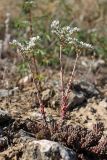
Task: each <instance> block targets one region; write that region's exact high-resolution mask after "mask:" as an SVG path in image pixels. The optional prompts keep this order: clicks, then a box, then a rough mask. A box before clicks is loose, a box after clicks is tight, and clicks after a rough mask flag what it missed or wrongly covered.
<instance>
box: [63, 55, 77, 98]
mask: <svg viewBox="0 0 107 160" xmlns="http://www.w3.org/2000/svg"><path fill="white" fill-rule="evenodd" d="M78 58H79V54H78V52H77V53H76V59H75V63H74V66H73V70H72V73H71V77H70V79H69V81H68V84H67V90H66V97H68V94H69V90H70V87H71V84H72V82H73V79H74V75H75V70H76V66H77V62H78Z"/></svg>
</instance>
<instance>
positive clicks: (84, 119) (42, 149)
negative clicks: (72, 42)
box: [0, 57, 107, 160]
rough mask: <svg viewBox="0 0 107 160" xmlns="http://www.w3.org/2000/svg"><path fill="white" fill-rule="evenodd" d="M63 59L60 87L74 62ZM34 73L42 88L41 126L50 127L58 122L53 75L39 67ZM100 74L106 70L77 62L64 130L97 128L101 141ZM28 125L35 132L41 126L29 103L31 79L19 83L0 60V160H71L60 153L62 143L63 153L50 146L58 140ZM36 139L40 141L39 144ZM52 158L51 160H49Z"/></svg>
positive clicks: (103, 99) (96, 63)
mask: <svg viewBox="0 0 107 160" xmlns="http://www.w3.org/2000/svg"><path fill="white" fill-rule="evenodd" d="M65 59H66V62H65V64H66V65H65V83H66V82H67V80H68V78H69V76H70V73H71V71H72V67H73V63H74V59H73V58H67V57H65ZM40 70H41V72H42V73H43V76H44V77H45V78H44V80H43V82H42V86H43V91H42V99H43V101H44V104H45V106H46V113H47V121H48V123H49V124H51V121H52V119H55V120H57V121H59V119H60V117H59V99H60V91H59V90H60V87H59V86H60V80H59V71H58V69H54V68H50V67H47V68H44V67H41V69H40ZM106 72H107V66H106V62H105V61H104V60H102V59H94V60H92V59H91V58H90V57H81V58H80V60H79V61H78V65H77V72H76V76H75V80H74V82H73V85H72V87H71V92H70V96H69V113H68V116H67V120H66V125H73V126H74V127H75V126H78V125H79V126H81V127H83V128H84V127H86V128H88V129H89V130H90V129H92V127H93V124H96V123H102V122H103V124H104V136H106V135H107V116H106V115H107V80H106V78H107V77H106ZM34 123H35V124H36V123H39V125H40V126H41V125H42V124H43V122H42V115H41V114H40V112H39V108H38V103H37V100H36V98H35V87H34V85H33V82H32V76H31V74H29V77H28V76H26V77H24V78H21V77H20V76H19V73H18V72H17V67H16V64H15V62H14V60H10V59H6V58H5V59H1V60H0V135H1V136H0V159H2V160H7V159H12V160H13V159H21V160H22V159H23V160H28V159H29V160H30V159H31V160H35V159H38V160H39V159H40V160H42V159H44V160H48V159H54V160H55V159H56V160H59V159H64V160H69V159H70V160H75V159H76V158H75V157H76V156H77V155H76V154H75V152H74V151H76V150H75V149H74V150H72V149H73V148H72V147H71V149H70V148H66V147H68V146H69V145H68V143H67V144H65V142H64V143H63V145H64V146H65V147H64V146H63V145H60V143H57V142H55V141H59V142H60V140H55V138H52V137H53V136H52V135H51V136H49V135H50V132H46V133H45V134H43V131H42V127H40V126H39V127H37V126H35V125H34ZM29 128H30V129H29ZM37 128H38V129H37ZM36 129H37V130H36ZM73 130H75V129H73ZM38 131H41V133H40V135H39V136H38V135H37V133H38ZM53 133H54V132H53ZM53 133H51V134H53ZM41 134H42V136H41ZM87 134H88V133H87ZM49 137H50V138H49ZM100 138H101V137H100ZM40 139H45V140H41V141H40ZM38 140H39V141H38ZM50 140H54V141H50ZM64 141H66V140H64ZM61 142H63V140H62V141H61ZM46 146H47V147H46ZM58 148H59V149H58ZM35 150H36V152H35ZM50 150H51V153H50ZM56 153H57V156H55V154H56ZM28 157H29V158H28ZM82 158H83V157H82ZM82 158H80V159H82ZM85 158H86V157H85ZM78 159H79V158H78ZM91 159H92V158H91ZM100 159H101V158H100ZM105 159H106V158H105ZM89 160H90V159H89Z"/></svg>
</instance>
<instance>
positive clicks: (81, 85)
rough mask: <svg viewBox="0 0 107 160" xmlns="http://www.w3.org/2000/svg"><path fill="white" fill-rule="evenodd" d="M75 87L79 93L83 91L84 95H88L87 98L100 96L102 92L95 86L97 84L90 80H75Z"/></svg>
mask: <svg viewBox="0 0 107 160" xmlns="http://www.w3.org/2000/svg"><path fill="white" fill-rule="evenodd" d="M73 89H74V91H76V92H77V93H83V94H84V96H86V97H87V98H91V97H93V96H98V95H99V94H100V92H99V90H98V89H97V88H96V87H95V85H94V84H92V83H90V82H88V81H77V82H75V83H74V86H73Z"/></svg>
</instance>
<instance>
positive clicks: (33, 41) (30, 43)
mask: <svg viewBox="0 0 107 160" xmlns="http://www.w3.org/2000/svg"><path fill="white" fill-rule="evenodd" d="M39 40H40V37H39V36H36V37H32V38H30V40H29V41H25V43H24V44H22V43H21V42H19V41H17V40H13V41H12V42H11V44H12V45H15V46H16V47H18V49H19V50H20V51H22V52H27V51H30V50H31V49H32V48H33V47H35V45H36V42H37V41H39Z"/></svg>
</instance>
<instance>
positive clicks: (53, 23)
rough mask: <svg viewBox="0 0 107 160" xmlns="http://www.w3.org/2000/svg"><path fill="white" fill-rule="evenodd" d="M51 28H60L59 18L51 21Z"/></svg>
mask: <svg viewBox="0 0 107 160" xmlns="http://www.w3.org/2000/svg"><path fill="white" fill-rule="evenodd" d="M51 28H52V29H57V28H59V21H58V20H54V21H53V22H52V23H51Z"/></svg>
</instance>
